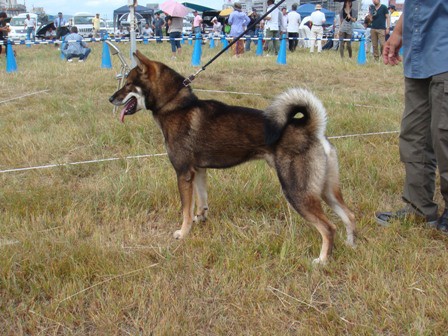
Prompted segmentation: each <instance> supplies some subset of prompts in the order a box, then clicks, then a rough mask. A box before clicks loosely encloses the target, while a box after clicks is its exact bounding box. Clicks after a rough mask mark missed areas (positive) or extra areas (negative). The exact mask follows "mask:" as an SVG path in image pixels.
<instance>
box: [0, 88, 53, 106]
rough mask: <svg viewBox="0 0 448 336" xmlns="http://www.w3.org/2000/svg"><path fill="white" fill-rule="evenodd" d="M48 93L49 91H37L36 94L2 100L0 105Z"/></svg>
mask: <svg viewBox="0 0 448 336" xmlns="http://www.w3.org/2000/svg"><path fill="white" fill-rule="evenodd" d="M48 91H50V90H42V91H37V92H32V93H27V94H25V95H23V96H19V97H15V98H11V99H7V100H2V101H0V104H4V103H9V102H10V101H13V100H18V99H22V98H26V97H29V96H33V95H37V94H39V93H45V92H48Z"/></svg>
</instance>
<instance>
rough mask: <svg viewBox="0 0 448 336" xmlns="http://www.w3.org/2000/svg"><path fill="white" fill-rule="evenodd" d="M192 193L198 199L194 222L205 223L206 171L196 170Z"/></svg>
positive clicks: (206, 207) (206, 210) (206, 209)
mask: <svg viewBox="0 0 448 336" xmlns="http://www.w3.org/2000/svg"><path fill="white" fill-rule="evenodd" d="M193 185H194V191H195V193H196V196H197V199H198V202H197V204H198V208H197V212H196V216H195V218H194V220H195V222H205V221H206V220H207V212H208V204H207V170H206V169H203V168H200V169H197V171H196V174H195V176H194V182H193Z"/></svg>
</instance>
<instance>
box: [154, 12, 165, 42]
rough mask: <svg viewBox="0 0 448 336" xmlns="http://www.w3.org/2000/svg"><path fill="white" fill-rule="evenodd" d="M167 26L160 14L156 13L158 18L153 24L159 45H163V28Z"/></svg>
mask: <svg viewBox="0 0 448 336" xmlns="http://www.w3.org/2000/svg"><path fill="white" fill-rule="evenodd" d="M164 25H165V21H164V20H163V19H162V18H161V17H160V13H156V18H155V19H154V21H153V23H152V27H153V28H154V32H155V36H156V37H158V39H157V43H162V41H161V40H160V39H161V38H162V37H163V33H162V28H163V26H164Z"/></svg>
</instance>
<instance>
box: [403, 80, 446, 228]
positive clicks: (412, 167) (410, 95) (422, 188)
mask: <svg viewBox="0 0 448 336" xmlns="http://www.w3.org/2000/svg"><path fill="white" fill-rule="evenodd" d="M429 84H430V80H429V79H410V78H405V110H404V114H403V118H402V121H401V131H400V140H399V146H400V159H401V161H402V162H403V163H404V165H405V170H406V177H405V183H404V191H403V200H404V201H405V202H406V203H408V204H410V205H411V206H412V207H413V208H414V209H415V210H417V212H418V213H420V214H421V215H423V216H425V217H426V218H427V219H430V220H434V219H437V204H436V203H435V202H434V199H433V198H434V191H435V175H436V165H437V163H436V157H435V154H434V149H433V145H432V139H431V124H432V120H431V110H430V100H429Z"/></svg>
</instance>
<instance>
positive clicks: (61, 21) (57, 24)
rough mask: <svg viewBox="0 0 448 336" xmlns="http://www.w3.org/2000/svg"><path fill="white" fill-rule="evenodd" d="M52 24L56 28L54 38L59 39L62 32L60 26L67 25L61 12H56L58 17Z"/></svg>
mask: <svg viewBox="0 0 448 336" xmlns="http://www.w3.org/2000/svg"><path fill="white" fill-rule="evenodd" d="M53 24H54V27H55V28H56V39H57V40H60V39H61V35H62V32H63V29H62V27H65V26H66V25H67V21H66V20H65V19H64V17H63V16H62V12H59V13H58V17H57V18H56V19H55V20H54V22H53Z"/></svg>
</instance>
